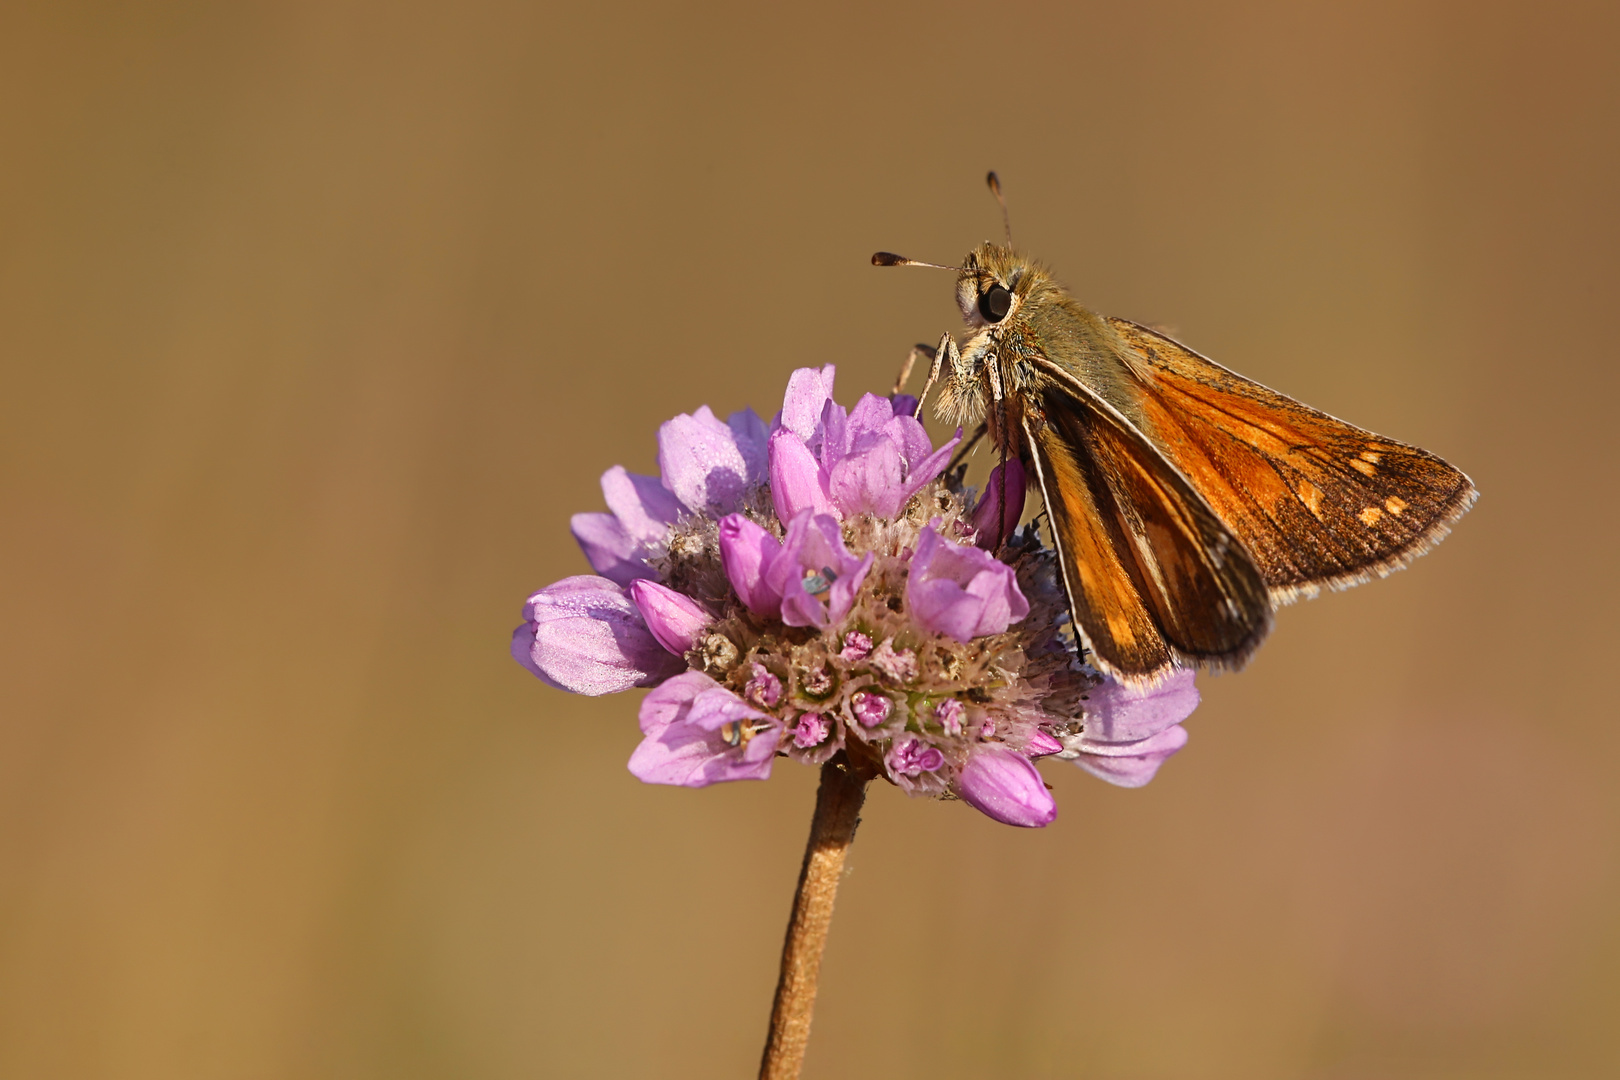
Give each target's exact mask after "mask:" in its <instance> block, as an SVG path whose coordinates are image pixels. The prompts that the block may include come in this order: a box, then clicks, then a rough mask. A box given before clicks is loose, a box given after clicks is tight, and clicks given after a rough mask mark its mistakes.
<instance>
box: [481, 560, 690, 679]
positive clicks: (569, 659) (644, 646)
mask: <svg viewBox="0 0 1620 1080" xmlns="http://www.w3.org/2000/svg"><path fill="white" fill-rule="evenodd" d="M523 614H524V617H525V620H526V622H525V625H524V628H523V629H524V631H525V632H526V633H527V634H529V635H530V641H529V643H528V652H529V661H530V662H529V663H528V664H525V665H524V666H525V667H528V668H529V670H531V671H533V672H534V673H535V674H537V675H539V676H540V677H541V678H542V679H544V680H545V681H546V682H547V683H549V684H550V685H552V686H555V687H557V688H558V689H560V690H570V691H572V692H574V693H576V694H588V695H591V696H596V695H599V694H613V693H617V692H618V691H620V690H628V689H630V688H631V687H632V686H652V685H655V684H656V683H659V682H661V681H663V680H664V679H666V678H668V677H669V676H670V675H673V674H674V673H675V672H677V671H679V670H680V669H681V667H682V666H683V665H682V664H681V662H680V661H679V660H677V659H675V658H674V657H673V656H670V655H669V653H667V652H666V651H665V650H664V648H663V646H661V645H660V644H658V640H657V639H656V638H654V637H653V635H652V632H651V631H649V630H648V629H647V624H646V623H645V622H644V621H643V620H642V618H641V613H640V612H639V611H637V610H636V606H635V605H634V604H633V603H631V602H630V598H629V597H628V596H626V595H625V593H624V590H623V589H621V588H620V587H619V586H618V585H616V584H614V583H613V582H611V581H609V580H608V579H606V578H600V577H591V576H588V575H581V576H579V577H570V578H563V579H562V580H561V581H559V582H556V583H554V584H552V585H548V586H546V587H545V588H544V589H541V590H540V591H539V592H537V593H535V594H534V595H533V596H531V597H529V602H528V604H527V605H526V606H525V607H524V609H523ZM519 647H520V643H519V642H518V641H516V640H514V642H513V651H514V654H516V652H517V651H518V649H519Z"/></svg>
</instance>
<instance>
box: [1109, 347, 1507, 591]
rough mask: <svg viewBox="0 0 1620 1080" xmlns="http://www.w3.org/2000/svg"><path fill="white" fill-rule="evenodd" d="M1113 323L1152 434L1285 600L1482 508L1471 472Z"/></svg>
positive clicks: (1384, 566) (1390, 566) (1351, 577)
mask: <svg viewBox="0 0 1620 1080" xmlns="http://www.w3.org/2000/svg"><path fill="white" fill-rule="evenodd" d="M1108 321H1109V323H1110V324H1111V325H1112V326H1113V328H1114V329H1115V330H1116V331H1117V332H1118V333H1119V335H1120V336H1121V337H1122V338H1123V339H1124V342H1125V344H1126V346H1127V347H1128V348H1129V349H1130V350H1131V351H1132V352H1133V353H1134V354H1135V357H1134V360H1135V361H1136V362H1135V363H1133V365H1132V366H1133V367H1135V368H1137V369H1138V370H1143V369H1145V370H1146V372H1147V375H1146V377H1145V378H1144V379H1143V380H1142V382H1143V384H1144V387H1145V390H1146V393H1145V394H1144V398H1143V420H1144V426H1145V427H1146V428H1147V431H1148V434H1149V435H1150V436H1151V437H1152V438H1153V440H1154V441H1155V443H1156V445H1157V446H1158V448H1159V449H1160V450H1161V451H1162V452H1163V453H1164V455H1165V456H1166V457H1167V458H1169V460H1170V461H1171V462H1172V463H1173V464H1174V465H1175V466H1176V468H1178V469H1179V470H1180V471H1181V472H1182V473H1183V474H1184V475H1185V476H1186V477H1187V478H1188V479H1189V480H1190V481H1191V482H1192V484H1193V486H1194V487H1196V488H1197V489H1198V492H1199V493H1200V494H1201V495H1203V497H1204V498H1205V500H1207V501H1208V503H1209V505H1210V506H1211V508H1213V509H1214V511H1215V513H1216V514H1217V515H1218V516H1219V517H1220V519H1221V520H1222V521H1223V522H1225V523H1226V525H1227V526H1228V527H1229V528H1230V529H1231V530H1232V532H1233V533H1234V534H1235V535H1236V536H1237V538H1238V539H1239V540H1241V541H1242V542H1243V545H1244V546H1245V547H1246V548H1247V549H1248V551H1249V552H1250V554H1252V555H1253V556H1254V559H1255V562H1256V564H1257V565H1258V566H1259V569H1260V572H1261V574H1262V575H1264V577H1265V580H1266V584H1267V585H1268V586H1269V587H1270V589H1271V595H1272V599H1273V601H1275V602H1276V603H1287V602H1289V601H1292V600H1294V599H1296V598H1297V597H1299V596H1302V595H1305V596H1309V595H1314V594H1315V593H1316V592H1317V591H1318V590H1320V589H1321V588H1324V587H1325V588H1346V587H1348V586H1350V585H1355V584H1359V583H1360V582H1363V581H1366V580H1368V579H1370V578H1372V577H1375V576H1376V577H1382V576H1384V575H1386V574H1388V573H1390V572H1391V571H1393V570H1397V569H1399V568H1401V567H1402V566H1404V565H1405V564H1406V563H1408V562H1410V561H1411V560H1412V559H1414V558H1416V557H1417V556H1419V555H1421V554H1422V553H1423V552H1424V551H1427V550H1428V548H1429V547H1430V545H1432V544H1434V543H1437V542H1438V541H1439V540H1440V539H1441V538H1442V537H1444V536H1445V534H1446V533H1447V532H1448V531H1449V528H1450V525H1451V523H1452V522H1454V521H1456V520H1457V519H1458V518H1459V517H1461V516H1462V515H1463V514H1464V513H1465V512H1466V511H1467V510H1468V507H1469V506H1471V505H1472V504H1473V501H1474V498H1475V496H1476V492H1475V490H1474V485H1473V484H1472V483H1471V482H1470V481H1469V479H1468V477H1466V476H1464V475H1463V474H1462V473H1461V472H1460V471H1459V470H1457V469H1455V468H1453V467H1452V466H1451V465H1449V464H1447V463H1446V462H1444V461H1442V460H1441V459H1440V458H1437V457H1435V456H1434V455H1433V454H1430V453H1427V452H1426V451H1423V450H1419V449H1418V448H1417V447H1415V446H1407V445H1405V444H1404V443H1399V442H1396V441H1394V440H1393V439H1386V438H1384V437H1383V436H1381V435H1375V434H1373V433H1372V432H1370V431H1364V430H1362V429H1361V428H1358V427H1355V426H1353V425H1350V424H1346V423H1344V422H1343V421H1341V420H1336V419H1334V418H1333V417H1331V416H1329V415H1327V414H1326V413H1323V412H1318V411H1317V410H1315V409H1312V408H1310V407H1309V406H1306V405H1302V404H1300V403H1299V402H1297V401H1295V400H1294V399H1292V398H1290V397H1286V396H1285V395H1283V394H1279V393H1277V392H1276V391H1274V390H1270V389H1268V388H1266V387H1264V386H1261V385H1260V384H1259V383H1255V382H1251V381H1249V380H1248V379H1245V378H1243V377H1241V376H1239V375H1236V374H1234V373H1233V372H1231V371H1228V370H1227V369H1225V368H1223V367H1221V366H1220V365H1219V364H1216V363H1214V362H1213V361H1210V360H1208V359H1205V358H1204V357H1202V356H1199V355H1198V354H1197V353H1195V352H1193V351H1192V350H1191V349H1188V348H1187V347H1186V346H1184V345H1181V344H1179V343H1178V342H1175V341H1172V340H1171V339H1170V338H1167V337H1164V336H1163V335H1161V334H1157V333H1155V332H1153V331H1152V330H1148V329H1147V328H1145V327H1141V326H1138V325H1136V324H1135V323H1131V322H1127V321H1125V320H1124V319H1109V320H1108Z"/></svg>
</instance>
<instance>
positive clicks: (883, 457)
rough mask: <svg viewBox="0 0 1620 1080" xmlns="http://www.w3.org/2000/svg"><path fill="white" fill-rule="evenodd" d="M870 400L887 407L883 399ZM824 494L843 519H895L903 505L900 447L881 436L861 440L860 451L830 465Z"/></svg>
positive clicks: (902, 464) (902, 472) (902, 467)
mask: <svg viewBox="0 0 1620 1080" xmlns="http://www.w3.org/2000/svg"><path fill="white" fill-rule="evenodd" d="M871 396H872V395H870V394H868V395H867V397H871ZM873 400H875V401H878V402H880V403H882V404H883V406H884V407H885V408H887V407H888V402H886V401H884V400H883V399H882V398H874V399H873ZM827 491H828V494H829V496H830V497H831V500H832V504H833V505H834V506H836V507H837V508H838V509H839V511H840V512H841V513H842V514H843V516H845V517H848V516H850V515H852V514H876V515H878V516H879V517H894V516H895V514H896V513H897V512H898V511H899V509H900V507H902V506H903V505H905V462H904V460H903V459H902V458H901V457H900V448H899V447H898V446H896V445H895V443H894V441H893V440H891V439H889V438H887V437H885V436H882V435H876V436H870V437H868V438H866V439H864V440H863V441H862V444H861V449H859V450H857V451H856V452H855V453H851V454H849V455H848V456H847V457H844V458H842V459H841V460H839V461H838V462H837V463H836V464H834V465H833V466H832V469H831V472H830V473H829V475H828V479H827Z"/></svg>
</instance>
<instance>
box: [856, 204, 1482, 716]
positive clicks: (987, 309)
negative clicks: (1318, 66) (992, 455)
mask: <svg viewBox="0 0 1620 1080" xmlns="http://www.w3.org/2000/svg"><path fill="white" fill-rule="evenodd" d="M988 180H989V184H990V188H991V190H992V192H994V193H995V195H996V197H997V199H998V201H1001V205H1002V211H1003V215H1004V219H1005V213H1006V202H1005V200H1003V199H1002V198H1001V190H1000V184H999V182H998V181H997V179H996V175H995V173H991V174H990V175H989V177H988ZM872 262H873V263H874V264H875V265H879V266H906V265H910V266H939V264H935V263H923V262H919V261H917V260H914V259H907V258H904V257H902V256H898V255H893V254H890V253H887V252H879V253H877V254H876V255H874V256H872ZM940 268H941V269H948V270H955V271H957V274H958V276H957V280H956V299H957V304H958V306H959V307H960V308H961V310H962V316H963V318H964V319H965V320H966V322H967V325H968V328H969V331H970V333H969V336H968V337H967V339H966V340H965V341H964V342H963V343H962V344H961V345H960V346H959V345H958V344H957V343H956V341H955V339H954V338H953V337H952V336H951V335H950V334H949V333H946V334H945V335H944V336H943V337H942V338H941V339H940V344H939V347H938V348H937V349H929V348H927V347H926V346H918V348H917V349H916V350H914V351H913V360H915V359H916V358H917V357H918V356H919V355H920V356H923V357H926V358H928V359H929V360H930V361H931V365H930V370H929V375H928V382H927V385H926V386H925V387H924V389H923V392H922V395H921V396H920V397H919V401H918V415H919V416H920V415H922V408H923V404H924V402H925V401H926V399H927V397H928V394H929V392H930V390H931V389H932V388H934V387H935V386H938V387H939V400H938V404H937V406H936V410H935V415H936V416H937V417H938V419H940V420H941V421H943V422H945V423H946V424H950V425H959V426H962V427H964V428H971V427H974V426H978V427H979V429H980V432H979V433H980V435H984V434H988V436H989V438H990V440H991V442H992V445H994V446H995V447H996V448H997V450H999V452H1000V454H1001V457H1002V460H1003V461H1007V460H1008V459H1010V458H1015V459H1017V461H1018V462H1019V463H1020V464H1021V465H1022V466H1023V471H1024V472H1025V475H1027V476H1029V477H1031V483H1032V486H1034V487H1038V488H1039V490H1040V492H1041V496H1042V500H1043V501H1044V503H1045V506H1046V512H1047V515H1048V519H1049V526H1050V530H1051V534H1052V538H1053V541H1054V545H1053V546H1054V547H1055V548H1056V550H1057V555H1058V561H1059V564H1060V567H1061V574H1062V579H1063V585H1064V589H1065V591H1066V593H1067V596H1068V601H1069V612H1070V615H1071V616H1072V618H1073V625H1074V629H1075V631H1076V633H1077V635H1078V637H1079V639H1080V643H1081V645H1082V646H1083V647H1084V648H1085V649H1086V650H1087V652H1088V654H1089V655H1088V657H1087V659H1088V660H1089V661H1090V662H1091V663H1092V664H1093V665H1094V666H1096V667H1097V668H1099V669H1100V670H1102V671H1103V672H1105V673H1107V674H1109V675H1111V676H1113V677H1114V678H1116V679H1118V680H1120V681H1122V682H1125V683H1128V684H1132V685H1143V684H1151V683H1154V682H1158V681H1160V680H1161V679H1163V678H1164V677H1165V676H1166V675H1168V674H1169V673H1170V672H1171V671H1172V670H1174V669H1175V668H1178V667H1203V668H1215V669H1235V668H1238V667H1241V666H1243V664H1244V663H1246V662H1247V661H1248V659H1249V658H1250V656H1252V655H1253V653H1254V651H1255V649H1256V648H1257V647H1259V645H1260V643H1261V641H1262V640H1264V638H1265V636H1266V634H1267V633H1268V632H1269V631H1270V629H1271V624H1272V614H1273V611H1274V610H1275V609H1276V608H1278V607H1280V606H1282V605H1284V604H1288V603H1291V602H1293V601H1294V600H1297V599H1300V598H1302V597H1311V596H1315V595H1316V594H1317V593H1319V592H1321V591H1322V590H1323V589H1344V588H1348V587H1350V586H1352V585H1358V584H1360V583H1362V582H1364V581H1368V580H1371V579H1372V578H1375V577H1383V576H1386V575H1388V574H1389V573H1391V572H1393V571H1395V570H1399V569H1401V568H1402V567H1404V566H1405V565H1406V564H1407V563H1409V562H1411V561H1412V560H1413V559H1415V558H1417V557H1418V556H1419V555H1421V554H1423V553H1424V552H1425V551H1427V550H1428V549H1429V548H1430V547H1431V546H1432V545H1434V544H1435V543H1437V542H1438V541H1439V540H1441V539H1442V538H1443V537H1444V536H1445V535H1446V534H1447V533H1448V532H1449V531H1450V528H1451V525H1452V524H1453V523H1454V522H1456V520H1457V519H1458V518H1460V517H1461V516H1462V515H1463V514H1464V513H1466V512H1467V511H1468V508H1469V507H1470V506H1471V505H1472V504H1473V502H1474V500H1475V498H1476V497H1477V495H1478V493H1477V492H1476V490H1475V488H1474V485H1473V483H1472V482H1471V481H1470V480H1469V479H1468V477H1467V476H1465V475H1464V474H1463V473H1462V472H1461V471H1459V470H1458V469H1456V468H1455V467H1453V466H1452V465H1450V464H1448V463H1447V462H1445V461H1443V460H1441V459H1440V458H1438V457H1436V456H1435V455H1433V454H1430V453H1428V452H1427V451H1424V450H1420V449H1418V448H1417V447H1415V446H1409V445H1407V444H1405V443H1401V442H1396V441H1395V440H1394V439H1388V438H1385V437H1384V436H1382V435H1375V434H1373V433H1372V432H1370V431H1366V430H1364V429H1362V428H1358V427H1355V426H1354V425H1352V424H1347V423H1345V422H1344V421H1342V420H1338V419H1335V418H1334V417H1332V416H1329V415H1327V414H1326V413H1324V412H1320V411H1318V410H1316V409H1313V408H1311V407H1310V406H1308V405H1303V404H1301V403H1300V402H1298V401H1295V400H1294V399H1293V398H1290V397H1287V396H1286V395H1283V394H1279V393H1278V392H1276V391H1275V390H1271V389H1269V388H1267V387H1265V386H1262V385H1260V384H1259V383H1257V382H1253V381H1251V380H1249V379H1245V378H1244V377H1243V376H1241V375H1238V374H1236V373H1235V372H1232V371H1229V370H1228V369H1226V368H1224V367H1222V366H1220V365H1219V364H1217V363H1215V362H1214V361H1212V360H1210V359H1208V358H1206V357H1204V356H1201V355H1199V354H1198V353H1196V352H1194V351H1193V350H1191V349H1189V348H1187V347H1186V346H1185V345H1182V344H1181V343H1180V342H1177V341H1175V340H1173V339H1172V338H1170V337H1168V336H1166V335H1164V334H1162V333H1159V332H1158V331H1156V330H1152V329H1149V328H1148V327H1145V326H1140V325H1138V324H1136V323H1133V322H1129V321H1127V320H1125V319H1117V318H1107V317H1104V316H1101V315H1097V314H1095V313H1093V312H1091V311H1089V310H1087V309H1086V308H1085V307H1083V306H1081V305H1080V304H1079V303H1077V302H1076V301H1075V300H1074V299H1073V298H1072V297H1070V296H1069V295H1068V293H1066V292H1065V291H1064V290H1063V288H1062V287H1061V286H1060V285H1058V283H1057V282H1056V281H1055V280H1054V279H1053V277H1052V275H1051V273H1050V271H1048V270H1047V269H1046V268H1045V267H1044V266H1042V265H1041V264H1040V263H1038V262H1036V261H1034V260H1032V259H1030V258H1027V257H1026V256H1024V255H1022V254H1020V253H1019V252H1018V251H1016V250H1014V248H1013V247H1012V235H1011V228H1010V227H1009V228H1008V230H1007V242H1006V243H1005V244H995V243H991V242H988V241H987V242H985V243H983V244H981V245H979V246H978V247H977V248H975V249H974V250H973V251H971V252H969V253H968V256H967V258H966V259H965V260H964V262H963V265H961V266H951V267H940ZM910 366H911V364H910V362H908V364H907V372H909V369H910ZM905 377H906V373H902V381H903V380H904V378H905ZM1008 473H1009V470H1008V469H1006V468H1003V469H1002V470H1001V473H1000V477H1001V479H1002V481H1003V482H1005V480H1006V477H1007V475H1008ZM1005 494H1006V493H1003V496H1005ZM1007 504H1008V499H1007V498H1005V497H1003V498H1002V505H1007Z"/></svg>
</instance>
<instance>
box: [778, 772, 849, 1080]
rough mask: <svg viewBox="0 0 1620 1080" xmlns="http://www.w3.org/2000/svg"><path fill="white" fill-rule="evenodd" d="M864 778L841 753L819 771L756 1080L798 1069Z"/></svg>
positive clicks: (792, 1079) (785, 1076)
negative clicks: (813, 813) (780, 970)
mask: <svg viewBox="0 0 1620 1080" xmlns="http://www.w3.org/2000/svg"><path fill="white" fill-rule="evenodd" d="M870 779H871V774H870V773H868V772H866V771H864V770H862V769H861V768H860V767H859V766H852V765H851V763H850V762H849V760H848V759H847V758H846V757H845V756H844V755H843V754H842V753H840V754H839V755H838V756H837V757H835V758H833V759H832V760H831V761H829V762H827V763H826V764H825V765H823V766H822V767H821V787H820V788H818V789H817V790H816V816H815V817H814V818H812V819H811V821H810V842H809V844H807V845H806V846H805V849H804V865H803V866H802V867H800V869H799V887H798V889H797V891H795V892H794V894H793V917H792V918H791V919H789V920H788V928H787V940H785V941H784V942H783V943H782V973H781V975H780V976H778V978H777V981H776V1003H775V1004H774V1005H772V1006H771V1033H770V1037H769V1038H767V1039H766V1040H765V1056H764V1057H763V1059H761V1061H760V1063H759V1077H760V1080H797V1077H798V1075H799V1068H800V1066H801V1065H803V1064H804V1049H805V1046H806V1045H807V1044H808V1043H809V1041H810V1014H811V1013H812V1012H813V1011H814V1010H815V1006H816V976H817V975H818V974H819V973H820V971H821V950H822V949H823V948H825V947H826V945H827V930H828V928H829V927H830V926H831V925H832V912H833V900H834V899H836V897H837V896H838V879H839V877H840V876H841V875H842V874H843V872H844V857H845V856H846V855H847V854H848V853H849V845H850V843H851V842H853V841H854V839H855V826H856V825H857V824H859V822H860V813H861V804H862V803H863V802H865V801H866V784H867V781H869V780H870Z"/></svg>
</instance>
